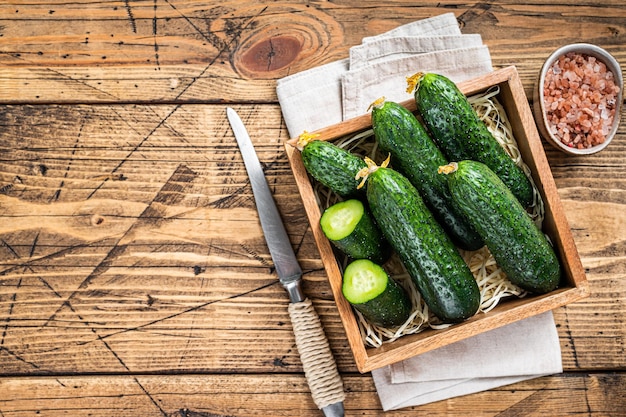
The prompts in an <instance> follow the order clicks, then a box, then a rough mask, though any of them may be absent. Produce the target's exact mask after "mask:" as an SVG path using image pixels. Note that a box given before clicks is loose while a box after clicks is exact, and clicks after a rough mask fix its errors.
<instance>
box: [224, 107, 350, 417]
mask: <svg viewBox="0 0 626 417" xmlns="http://www.w3.org/2000/svg"><path fill="white" fill-rule="evenodd" d="M226 114H227V116H228V121H229V122H230V126H231V128H232V129H233V133H234V134H235V139H236V140H237V144H238V145H239V150H240V151H241V155H242V156H243V161H244V164H245V166H246V171H248V176H249V177H250V184H251V185H252V193H253V194H254V201H255V203H256V207H257V211H258V213H259V219H260V220H261V228H262V229H263V234H264V235H265V241H266V242H267V247H268V249H269V251H270V255H271V256H272V261H273V262H274V267H275V269H276V273H277V275H278V280H279V281H280V283H281V284H282V285H283V287H284V288H285V290H286V291H287V293H288V294H289V301H290V303H289V308H288V310H289V316H290V317H291V323H292V325H293V331H294V334H295V338H296V346H297V348H298V352H299V354H300V359H301V361H302V367H303V369H304V373H305V376H306V379H307V382H308V384H309V388H310V390H311V395H312V397H313V401H314V402H315V404H316V405H317V407H318V408H319V409H320V410H322V411H323V412H324V415H325V416H326V417H343V415H344V407H343V401H344V399H345V393H344V391H343V383H342V381H341V377H340V376H339V372H338V371H337V365H336V364H335V359H334V357H333V354H332V352H331V350H330V346H329V344H328V340H327V339H326V335H325V334H324V329H323V328H322V325H321V322H320V319H319V317H318V315H317V313H316V312H315V308H314V307H313V304H312V303H311V301H310V300H309V299H308V298H307V297H306V296H305V295H304V293H303V291H302V287H301V281H302V270H301V269H300V265H299V264H298V260H297V259H296V255H295V253H294V252H293V248H292V247H291V243H290V241H289V236H288V235H287V231H286V230H285V226H284V224H283V222H282V219H281V217H280V213H279V212H278V208H277V207H276V202H275V201H274V197H273V196H272V192H271V190H270V188H269V185H268V184H267V179H266V178H265V174H264V173H263V168H262V167H261V163H260V162H259V158H258V157H257V154H256V151H255V150H254V146H253V145H252V141H251V140H250V136H249V135H248V131H247V130H246V127H245V126H244V124H243V122H242V121H241V118H240V117H239V115H238V114H237V112H236V111H235V110H233V109H232V108H230V107H228V108H226Z"/></svg>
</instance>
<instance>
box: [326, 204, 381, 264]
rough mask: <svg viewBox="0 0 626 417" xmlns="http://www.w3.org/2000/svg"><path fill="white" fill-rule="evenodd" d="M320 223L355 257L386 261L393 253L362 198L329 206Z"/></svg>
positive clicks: (331, 239) (337, 242)
mask: <svg viewBox="0 0 626 417" xmlns="http://www.w3.org/2000/svg"><path fill="white" fill-rule="evenodd" d="M320 226H321V228H322V231H323V232H324V235H326V237H327V238H328V240H330V241H331V242H332V243H333V244H334V245H335V246H336V247H337V249H339V250H340V251H342V252H343V253H345V254H346V255H348V256H349V257H350V258H352V259H370V260H372V261H374V262H377V263H381V264H382V263H384V262H385V261H386V260H387V259H389V256H391V248H390V246H389V245H388V244H387V242H386V241H385V239H384V237H383V234H382V232H381V231H380V229H379V228H378V227H377V226H376V223H374V220H373V219H372V217H371V216H370V215H369V213H368V212H367V211H366V209H365V205H364V204H363V203H362V202H361V201H360V200H356V199H351V200H346V201H341V202H339V203H336V204H333V205H332V206H330V207H328V208H327V209H326V210H325V211H324V213H323V214H322V217H321V218H320Z"/></svg>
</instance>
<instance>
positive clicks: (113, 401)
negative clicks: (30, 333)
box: [0, 373, 626, 417]
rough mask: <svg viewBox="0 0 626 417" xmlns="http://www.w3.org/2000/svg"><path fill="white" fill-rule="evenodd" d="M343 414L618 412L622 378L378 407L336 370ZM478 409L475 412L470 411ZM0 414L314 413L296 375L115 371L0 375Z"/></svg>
mask: <svg viewBox="0 0 626 417" xmlns="http://www.w3.org/2000/svg"><path fill="white" fill-rule="evenodd" d="M343 381H344V386H345V388H346V392H347V397H346V401H345V408H346V415H360V416H382V415H385V416H394V417H401V416H407V417H408V416H429V417H439V416H441V417H443V416H445V417H455V416H458V417H461V416H463V417H464V416H467V415H469V413H472V412H478V413H479V414H480V415H481V416H484V417H490V416H517V415H523V416H529V417H533V416H537V417H539V416H544V415H561V416H562V415H574V414H581V413H584V414H586V415H593V416H597V417H605V416H607V417H608V416H616V415H623V414H620V413H622V412H623V407H624V405H626V398H625V397H624V392H626V377H624V375H621V374H579V373H576V374H563V375H559V376H552V377H543V378H538V379H533V380H530V381H526V382H521V383H517V384H514V385H509V386H505V387H501V388H498V389H493V390H490V391H486V392H482V393H478V394H472V395H467V396H464V397H458V398H454V399H450V400H446V401H440V402H436V403H432V404H428V405H424V406H420V407H408V408H404V409H402V410H397V411H390V412H386V413H384V412H382V411H381V406H380V402H379V400H378V396H377V394H376V390H375V387H374V384H373V382H372V380H371V378H370V377H369V376H358V375H347V376H344V379H343ZM476 410H480V411H476ZM0 413H2V415H3V417H14V416H23V415H35V414H40V415H45V416H50V417H54V416H61V415H67V414H68V413H71V414H72V415H75V416H87V415H89V416H93V417H98V416H111V415H133V416H137V417H142V416H146V417H147V416H158V415H161V416H178V417H232V416H242V417H243V416H267V417H274V416H289V417H292V416H301V417H306V416H319V415H321V412H320V411H319V410H318V409H317V408H316V407H315V405H314V404H313V401H312V400H311V398H310V394H309V392H308V387H307V385H306V381H305V379H304V377H303V376H302V375H293V374H279V375H158V376H148V375H120V376H110V377H102V376H100V377H98V376H75V377H72V376H51V377H27V378H0Z"/></svg>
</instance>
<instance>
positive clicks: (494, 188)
mask: <svg viewBox="0 0 626 417" xmlns="http://www.w3.org/2000/svg"><path fill="white" fill-rule="evenodd" d="M409 83H410V86H409V88H410V90H413V92H414V96H415V100H416V104H417V116H416V115H414V114H413V113H411V112H410V111H409V110H407V109H406V108H405V107H403V106H401V105H399V104H397V103H394V102H390V101H385V100H384V99H380V100H377V101H376V102H375V103H373V104H372V106H371V111H372V128H373V132H374V138H375V140H376V142H377V144H378V146H379V148H380V150H381V151H382V152H383V153H385V154H389V158H388V159H387V160H386V161H385V162H383V163H382V164H381V165H380V166H377V165H376V163H375V162H374V161H372V160H370V159H369V158H367V157H365V158H361V157H360V156H357V155H354V154H352V153H351V152H349V151H347V150H344V149H341V148H339V147H338V146H336V145H334V144H332V143H330V142H326V141H318V140H312V139H313V138H311V137H308V136H307V137H306V139H305V140H303V141H302V142H300V144H299V145H300V146H299V148H300V149H301V151H302V160H303V162H304V166H305V168H306V169H307V171H308V173H309V174H310V175H311V176H312V177H313V178H314V179H315V180H317V181H318V182H320V183H321V184H323V185H324V186H326V187H328V188H329V189H330V190H331V191H333V192H334V193H336V194H337V195H338V196H340V197H341V198H342V201H340V202H338V203H336V204H333V205H332V206H330V207H328V208H327V209H326V210H325V211H324V213H323V215H322V217H321V221H320V225H321V228H322V231H323V232H324V234H325V235H326V237H328V239H329V240H330V241H331V242H332V243H333V244H334V245H335V246H336V247H337V248H338V249H339V250H341V251H342V252H343V253H345V254H346V255H347V256H348V257H349V259H351V263H350V264H349V265H348V266H347V267H346V268H345V270H344V276H343V286H342V290H343V295H344V296H345V298H346V299H347V301H348V302H350V303H351V305H353V306H354V308H356V309H357V310H358V311H359V312H361V313H362V315H363V316H364V317H365V318H366V319H367V320H368V321H370V322H371V323H372V324H375V325H378V326H383V327H396V326H400V325H402V324H403V323H405V322H406V321H407V320H408V319H409V317H410V315H411V311H412V307H411V301H410V297H409V295H408V294H407V291H406V290H405V289H404V288H403V287H402V286H400V285H398V283H397V282H395V281H394V280H393V278H391V277H390V276H389V275H388V274H387V273H386V272H385V270H384V269H383V267H382V265H383V264H384V263H385V262H386V261H387V260H388V259H389V257H390V255H391V253H392V251H391V249H393V252H395V253H396V254H397V255H398V258H399V259H400V260H401V261H402V264H403V265H404V268H405V269H406V271H407V272H408V274H409V276H410V277H411V280H412V282H413V283H414V284H415V287H416V289H417V290H418V291H419V293H420V295H421V298H422V300H423V301H424V302H425V304H426V305H427V306H428V308H429V310H430V311H431V312H432V313H433V314H434V315H435V316H436V317H437V318H438V319H439V320H440V321H441V322H442V323H457V322H461V321H463V320H465V319H467V318H469V317H471V316H473V315H474V314H475V313H476V312H477V311H478V308H479V306H480V301H481V300H480V291H479V288H478V285H477V284H476V280H475V279H474V276H473V275H472V273H471V271H470V270H469V267H468V266H467V264H466V263H465V261H464V260H463V258H462V257H461V255H460V253H459V250H458V248H461V249H465V250H470V251H471V250H477V249H479V248H481V247H483V246H484V245H486V246H487V248H488V249H489V251H490V252H491V254H492V255H493V257H494V259H495V260H496V262H497V263H498V265H499V266H500V267H501V268H502V270H503V271H504V272H505V273H506V275H507V278H508V279H509V280H510V281H511V282H512V283H513V284H516V285H518V286H519V287H521V288H523V289H524V290H526V291H529V292H532V293H537V294H540V293H546V292H550V291H552V290H554V289H555V288H556V287H557V286H558V284H559V281H560V277H561V267H560V263H559V260H558V258H557V256H556V254H555V252H554V250H553V248H552V246H551V245H550V244H549V242H548V241H547V239H546V237H545V235H544V234H543V232H542V231H541V230H539V229H538V228H537V227H536V226H535V224H534V222H533V221H532V219H531V217H530V216H529V215H528V212H527V211H526V208H527V207H529V206H530V205H531V204H532V202H533V187H532V184H531V182H530V180H529V179H528V177H527V176H526V174H525V173H524V172H523V170H522V169H521V168H520V167H519V166H518V165H517V164H516V163H515V162H514V161H513V160H512V158H511V157H510V156H509V155H508V154H507V153H506V151H505V150H504V149H503V148H502V146H501V145H500V144H499V143H498V141H497V140H496V139H495V138H494V137H493V135H492V134H491V133H490V132H489V130H488V129H487V128H486V126H485V124H484V122H483V121H481V120H480V119H479V118H478V115H477V114H476V112H475V111H474V109H473V108H472V107H471V105H470V103H469V101H468V100H467V98H466V97H465V95H464V94H463V93H461V91H460V90H459V89H458V88H457V86H456V85H455V84H454V83H453V82H452V81H451V80H449V79H448V78H446V77H444V76H442V75H439V74H434V73H427V74H422V73H420V74H416V75H415V76H414V77H411V78H409ZM390 162H391V166H392V167H393V168H392V167H390V166H388V164H389V163H390ZM414 307H416V306H414ZM414 307H413V308H414Z"/></svg>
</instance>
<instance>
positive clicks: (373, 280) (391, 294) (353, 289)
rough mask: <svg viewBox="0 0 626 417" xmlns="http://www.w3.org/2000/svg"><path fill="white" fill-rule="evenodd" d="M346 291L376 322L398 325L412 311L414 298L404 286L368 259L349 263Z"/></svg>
mask: <svg viewBox="0 0 626 417" xmlns="http://www.w3.org/2000/svg"><path fill="white" fill-rule="evenodd" d="M342 292H343V295H344V297H345V298H346V300H348V302H349V303H350V304H351V305H352V306H354V308H356V309H357V310H358V311H359V312H361V314H363V317H365V318H366V319H367V320H368V321H369V322H370V323H372V324H376V325H378V326H382V327H395V326H399V325H401V324H403V323H404V322H405V321H406V320H407V319H408V318H409V316H410V315H411V309H412V306H411V300H410V298H409V296H408V294H407V292H406V291H405V290H404V288H402V286H401V285H400V284H398V283H397V282H395V281H394V280H393V279H391V278H390V277H389V275H387V273H386V272H385V270H384V269H383V268H382V267H381V266H380V265H378V264H375V263H374V262H372V261H370V260H368V259H359V260H356V261H353V262H352V263H350V264H349V265H348V266H347V267H346V269H345V271H344V274H343V285H342Z"/></svg>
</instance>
